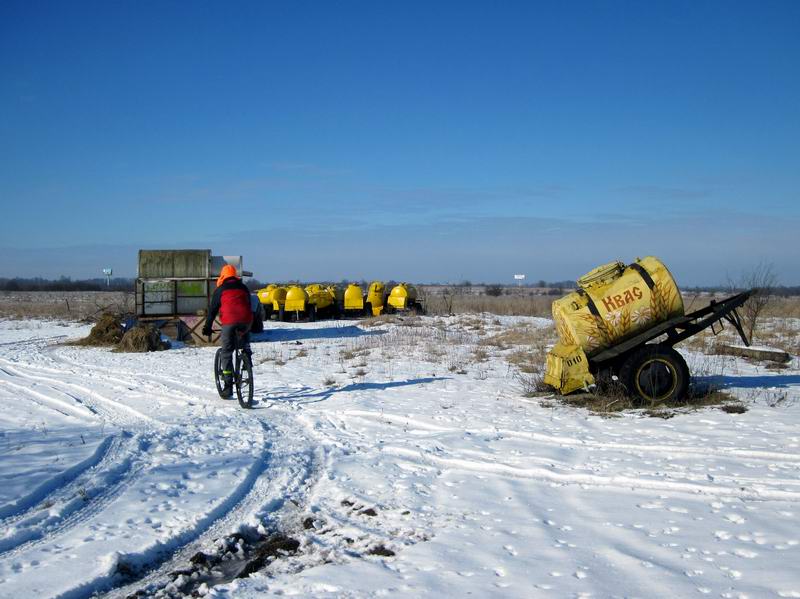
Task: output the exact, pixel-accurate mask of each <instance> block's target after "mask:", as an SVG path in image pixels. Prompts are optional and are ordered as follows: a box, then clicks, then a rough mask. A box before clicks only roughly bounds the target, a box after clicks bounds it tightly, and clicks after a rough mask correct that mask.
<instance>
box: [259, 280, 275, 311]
mask: <svg viewBox="0 0 800 599" xmlns="http://www.w3.org/2000/svg"><path fill="white" fill-rule="evenodd" d="M276 287H277V285H275V284H274V283H270V284H269V285H267V286H266V287H264V288H262V289H259V290H258V291H256V295H257V296H258V301H260V302H261V303H262V304H270V306H271V305H272V297H271V296H272V290H273V289H275V288H276Z"/></svg>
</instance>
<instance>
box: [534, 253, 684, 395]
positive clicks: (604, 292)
mask: <svg viewBox="0 0 800 599" xmlns="http://www.w3.org/2000/svg"><path fill="white" fill-rule="evenodd" d="M682 315H683V298H682V297H681V294H680V290H679V289H678V286H677V285H676V284H675V279H673V278H672V274H670V272H669V270H667V267H666V266H664V264H663V263H662V262H661V261H660V260H659V259H658V258H654V257H652V256H648V257H647V258H641V259H637V260H636V261H635V262H634V263H632V264H629V265H628V266H625V265H624V264H623V263H622V262H611V263H609V264H604V265H603V266H600V267H598V268H595V269H594V270H592V271H590V272H589V273H587V274H585V275H584V276H582V277H581V278H580V279H578V290H577V291H573V292H572V293H569V294H567V295H566V296H564V297H562V298H561V299H558V300H556V301H554V302H553V320H554V321H555V325H556V330H557V331H558V336H559V339H560V341H559V343H557V344H556V346H555V347H554V348H553V349H552V350H551V351H550V352H549V354H548V356H547V370H546V372H545V382H546V383H547V384H549V385H551V386H553V387H555V388H556V389H558V390H559V391H561V393H571V392H572V391H575V390H576V389H579V388H581V387H586V386H587V385H590V384H593V383H594V377H593V376H592V374H591V373H590V372H589V365H588V358H590V357H591V356H592V355H594V354H596V353H598V352H599V351H602V350H604V349H606V348H608V347H611V346H612V345H615V344H617V343H620V342H621V341H624V340H625V339H628V338H630V337H633V336H634V335H636V334H637V333H639V332H641V331H643V330H645V329H648V328H650V327H652V326H654V325H656V324H659V323H661V322H664V321H666V320H669V319H670V318H674V317H676V316H682Z"/></svg>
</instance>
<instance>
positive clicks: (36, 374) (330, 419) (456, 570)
mask: <svg viewBox="0 0 800 599" xmlns="http://www.w3.org/2000/svg"><path fill="white" fill-rule="evenodd" d="M481 320H482V325H481V330H476V327H473V326H467V319H464V318H454V319H449V320H448V319H434V318H427V317H426V318H423V319H409V320H408V321H400V322H393V323H387V324H383V325H380V326H377V327H364V326H361V325H359V324H357V323H355V322H348V321H343V322H319V323H309V324H288V323H270V324H269V325H267V333H266V334H265V335H262V336H261V339H260V341H259V342H257V343H254V344H253V348H254V361H255V363H256V369H255V379H256V398H257V400H258V403H257V405H256V407H255V409H253V410H251V411H243V410H241V409H239V408H238V405H237V404H236V402H235V401H232V402H230V401H229V402H225V401H222V400H220V399H219V398H218V397H217V396H216V393H215V390H214V387H213V378H212V375H211V365H212V361H213V351H214V350H213V348H189V347H185V348H181V349H176V350H170V351H168V352H160V353H155V354H115V353H111V352H109V351H108V350H105V349H96V348H76V347H69V346H60V345H55V344H54V343H53V342H54V341H60V340H63V339H64V335H68V336H80V335H83V334H85V333H86V332H88V328H86V327H81V326H75V325H68V326H63V325H55V324H50V323H38V322H28V323H19V322H17V323H9V322H0V402H2V403H0V405H1V406H2V407H0V423H1V424H2V432H3V437H0V442H1V443H2V445H0V452H2V453H0V466H2V468H0V477H2V481H3V482H4V483H7V484H4V485H3V488H2V489H0V518H2V519H3V526H2V533H0V534H2V536H1V537H0V597H5V596H8V597H12V596H14V597H19V596H42V597H45V596H64V597H82V596H88V595H90V594H91V593H92V592H93V591H95V590H102V589H107V588H110V587H112V586H114V587H117V591H115V592H114V593H112V595H113V596H124V594H125V593H128V592H133V591H135V590H136V589H138V588H144V587H146V586H147V585H148V584H149V585H153V586H152V587H147V588H153V589H156V588H159V586H158V585H159V584H160V581H163V580H165V579H166V577H167V571H169V570H170V569H173V570H174V569H176V566H178V565H180V564H181V563H186V562H187V561H188V559H189V557H190V556H191V555H192V553H194V552H195V551H198V550H206V551H211V550H213V546H214V540H215V539H218V538H221V537H223V536H225V535H229V534H231V533H232V532H235V531H236V530H239V529H241V528H242V527H250V528H255V529H257V528H259V527H260V528H262V529H264V530H268V529H277V530H282V531H284V532H286V534H289V535H290V536H293V537H294V538H297V539H298V540H299V541H300V542H301V548H300V551H299V552H298V553H297V554H296V555H294V556H287V557H285V558H281V559H277V560H275V561H273V562H272V563H271V565H270V566H269V567H268V568H267V569H266V570H265V571H263V572H259V573H256V574H254V575H252V576H250V577H249V578H245V579H238V580H235V581H233V582H227V583H224V584H217V585H216V586H213V585H206V586H204V587H203V592H204V593H206V594H207V595H208V596H212V597H226V596H235V597H263V596H270V595H283V594H289V595H299V596H326V595H327V596H332V597H367V596H369V597H371V596H384V595H392V596H406V597H420V596H452V597H461V596H464V595H466V594H472V595H473V596H485V597H489V596H503V597H537V596H553V597H563V596H595V597H613V596H620V597H627V596H692V595H704V594H711V595H714V596H723V597H739V596H800V573H798V570H797V568H796V567H794V564H795V563H796V562H797V561H798V552H799V551H800V523H799V522H798V515H800V510H798V507H800V503H798V502H800V478H798V472H800V452H798V447H799V446H800V428H799V427H798V423H799V421H800V404H798V402H797V400H798V399H800V374H799V373H800V369H799V368H798V366H800V365H799V364H798V360H797V359H795V361H794V362H793V364H792V365H791V368H790V369H788V370H783V371H780V372H771V371H767V370H764V369H763V368H761V367H758V366H754V365H752V364H749V363H747V362H745V361H743V360H741V359H738V358H732V357H724V359H722V357H714V358H708V357H706V356H703V355H700V354H694V353H691V352H688V353H686V355H687V359H688V361H689V364H690V367H692V368H693V369H694V370H695V371H698V370H701V371H702V372H701V373H700V374H702V375H703V376H704V377H707V378H708V379H709V380H714V381H715V382H717V383H718V384H720V385H722V386H723V387H725V388H726V389H727V390H728V391H729V392H731V393H733V394H736V395H738V396H740V397H742V398H743V399H744V400H745V401H746V402H747V405H748V407H749V410H748V411H747V412H746V413H744V414H727V413H724V412H722V411H719V410H710V409H707V410H698V411H692V412H688V413H682V414H679V415H677V416H676V417H674V418H671V419H669V420H662V419H658V418H646V417H643V416H642V414H640V413H628V414H625V415H623V416H622V417H619V418H601V417H599V416H595V415H591V414H589V413H588V412H585V411H582V410H575V409H573V408H566V407H559V406H558V405H556V404H553V403H552V402H548V404H547V405H550V406H551V407H543V406H542V405H540V402H539V401H538V400H536V399H526V398H524V397H522V394H521V393H520V389H519V388H518V387H517V385H516V383H515V381H514V376H513V373H514V371H513V368H512V367H510V366H509V365H508V363H507V362H506V361H505V359H504V355H505V354H507V353H508V351H509V350H504V349H500V348H494V347H491V346H490V347H488V348H487V347H486V346H484V345H481V346H480V347H481V348H482V349H483V350H484V351H485V352H487V353H488V356H487V358H486V359H485V361H480V360H477V359H475V355H476V354H475V352H476V349H477V348H478V347H479V343H480V339H481V338H483V337H485V336H487V335H492V334H498V333H501V332H503V331H506V330H508V329H509V328H511V327H516V326H526V327H529V328H544V327H547V326H549V321H546V320H543V319H528V318H513V317H500V318H497V317H494V316H491V317H490V316H483V317H481ZM470 321H471V322H474V318H470ZM26 326H27V327H28V328H26ZM462 373H463V374H462ZM777 399H780V401H777ZM776 401H777V403H776ZM392 554H393V555H392ZM140 574H144V578H139V576H140ZM134 578H135V579H136V580H131V579H134Z"/></svg>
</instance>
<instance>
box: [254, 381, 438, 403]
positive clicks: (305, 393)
mask: <svg viewBox="0 0 800 599" xmlns="http://www.w3.org/2000/svg"><path fill="white" fill-rule="evenodd" d="M441 380H446V379H445V378H444V377H425V378H419V379H408V380H405V381H392V382H389V383H350V384H349V385H345V386H344V387H331V388H329V389H323V390H322V391H319V390H316V389H314V388H312V387H308V386H305V387H300V388H299V389H292V390H291V391H290V392H287V393H280V391H279V392H278V393H279V394H278V395H261V396H260V397H259V403H261V402H266V401H286V402H293V403H300V404H306V403H317V402H320V401H325V400H326V399H330V398H331V397H332V396H333V395H334V394H335V393H343V392H344V393H346V392H350V391H385V390H386V389H393V388H396V387H408V386H410V385H424V384H425V383H432V382H434V381H441ZM258 392H259V390H256V393H258Z"/></svg>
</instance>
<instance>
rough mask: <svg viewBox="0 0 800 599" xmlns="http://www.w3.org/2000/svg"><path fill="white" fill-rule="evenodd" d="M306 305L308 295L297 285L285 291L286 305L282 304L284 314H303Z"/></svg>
mask: <svg viewBox="0 0 800 599" xmlns="http://www.w3.org/2000/svg"><path fill="white" fill-rule="evenodd" d="M307 304H308V294H307V293H306V291H305V289H303V288H302V287H299V286H298V285H292V286H291V287H289V289H288V290H287V291H286V303H285V304H284V310H286V312H305V311H306V305H307Z"/></svg>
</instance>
